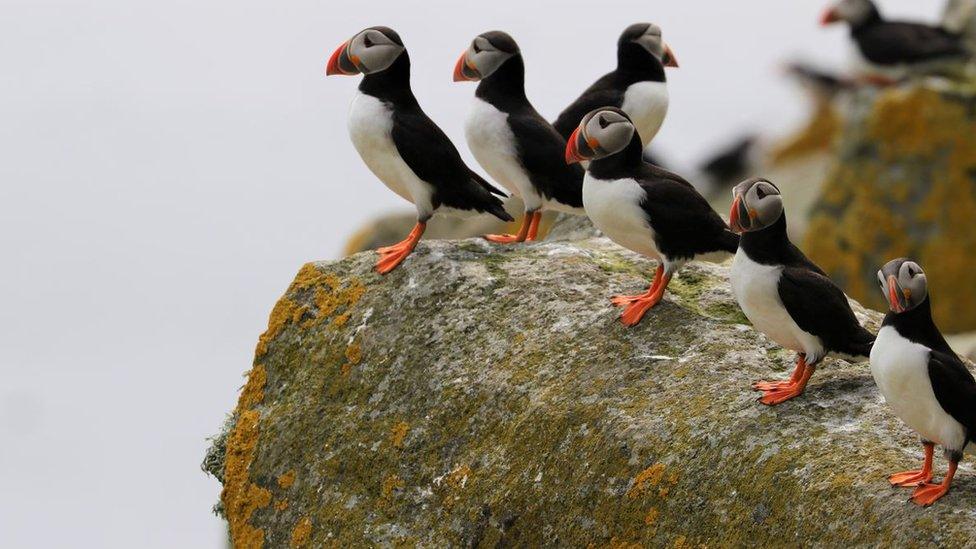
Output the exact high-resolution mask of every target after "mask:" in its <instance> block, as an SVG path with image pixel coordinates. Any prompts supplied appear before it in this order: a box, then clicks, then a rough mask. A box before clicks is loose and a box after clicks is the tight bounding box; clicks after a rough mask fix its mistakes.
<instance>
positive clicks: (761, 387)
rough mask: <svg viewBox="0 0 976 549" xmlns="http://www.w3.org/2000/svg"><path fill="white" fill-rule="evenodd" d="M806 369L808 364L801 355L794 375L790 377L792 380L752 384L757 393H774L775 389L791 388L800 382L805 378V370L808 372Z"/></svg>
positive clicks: (794, 369)
mask: <svg viewBox="0 0 976 549" xmlns="http://www.w3.org/2000/svg"><path fill="white" fill-rule="evenodd" d="M806 368H807V363H806V361H805V360H804V359H803V355H800V357H799V358H798V359H797V361H796V367H795V368H793V373H792V374H791V375H790V379H788V380H786V381H757V382H755V383H753V384H752V388H753V389H755V390H757V391H772V390H774V389H783V388H785V387H789V386H790V385H793V384H795V383H796V382H797V381H800V378H801V377H803V370H806Z"/></svg>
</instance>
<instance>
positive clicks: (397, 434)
mask: <svg viewBox="0 0 976 549" xmlns="http://www.w3.org/2000/svg"><path fill="white" fill-rule="evenodd" d="M409 432H410V424H409V423H407V422H406V421H398V422H397V424H396V425H394V426H393V430H392V431H391V432H390V444H392V445H393V447H394V448H403V440H404V439H405V438H407V433H409Z"/></svg>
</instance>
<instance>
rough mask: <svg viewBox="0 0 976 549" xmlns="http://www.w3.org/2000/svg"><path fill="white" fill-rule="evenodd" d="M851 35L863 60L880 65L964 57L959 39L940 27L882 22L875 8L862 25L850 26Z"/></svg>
mask: <svg viewBox="0 0 976 549" xmlns="http://www.w3.org/2000/svg"><path fill="white" fill-rule="evenodd" d="M851 36H852V37H853V38H854V40H855V42H856V43H857V45H858V48H859V49H860V50H861V53H862V54H863V55H864V57H865V59H867V60H868V61H870V62H872V63H877V64H879V65H895V64H899V63H917V62H921V61H929V60H934V59H939V58H943V57H952V56H961V55H964V54H965V50H964V49H963V47H962V44H961V43H960V38H959V36H957V35H955V34H952V33H950V32H948V31H946V30H945V29H943V28H941V27H933V26H929V25H924V24H920V23H902V22H894V21H885V20H883V19H882V18H881V15H880V14H879V13H878V11H877V10H876V9H875V10H874V11H873V12H872V13H871V15H870V16H869V17H868V18H867V19H865V20H864V21H863V22H862V23H861V24H859V25H856V26H852V27H851Z"/></svg>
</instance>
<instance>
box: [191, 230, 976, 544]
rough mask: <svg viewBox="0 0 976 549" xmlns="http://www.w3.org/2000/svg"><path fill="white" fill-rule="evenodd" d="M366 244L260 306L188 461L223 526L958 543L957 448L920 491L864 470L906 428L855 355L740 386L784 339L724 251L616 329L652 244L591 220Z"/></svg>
mask: <svg viewBox="0 0 976 549" xmlns="http://www.w3.org/2000/svg"><path fill="white" fill-rule="evenodd" d="M374 262H375V254H372V253H363V254H358V255H355V256H353V257H350V258H347V259H344V260H341V261H336V262H320V263H311V264H308V265H306V266H305V267H303V268H302V269H301V271H300V272H299V274H298V276H297V277H296V279H295V281H294V282H293V283H292V284H291V286H290V287H289V288H288V290H287V291H286V292H285V295H284V296H283V297H282V298H281V300H280V301H279V302H278V303H277V304H276V305H275V307H274V310H273V311H272V313H271V318H270V320H269V325H268V330H267V332H265V334H263V335H262V336H261V338H260V340H259V342H258V347H257V351H256V356H255V360H254V368H253V370H252V371H251V373H250V375H249V377H248V381H247V384H246V385H245V387H244V389H243V390H242V393H241V397H240V402H239V404H238V406H237V409H236V410H235V412H234V416H233V419H232V421H231V423H230V424H229V426H228V429H229V430H228V431H227V432H225V433H224V434H223V435H221V436H219V437H217V440H216V442H215V444H214V447H213V449H212V450H211V452H210V454H209V455H208V458H207V460H206V462H205V465H206V466H207V468H208V469H209V470H210V471H211V472H212V473H213V474H214V475H216V476H218V478H221V479H222V480H223V483H224V491H223V494H222V507H223V509H224V511H225V513H226V516H227V518H228V521H229V525H230V530H231V536H232V539H233V540H234V542H235V543H236V544H237V546H239V547H259V546H261V545H264V546H267V547H280V546H285V545H288V544H291V546H293V547H300V546H308V547H353V546H367V545H370V546H424V547H443V546H462V545H463V546H479V547H493V546H494V547H503V546H504V547H508V546H511V547H526V546H540V545H545V546H557V545H558V546H574V547H587V546H590V547H640V546H647V547H650V546H663V545H665V544H667V545H671V546H676V547H679V546H680V547H686V546H690V545H701V544H706V545H709V546H734V545H776V546H780V545H794V544H802V545H814V546H839V545H842V544H843V545H848V544H856V545H868V544H884V545H896V546H901V545H905V544H910V545H923V544H930V543H942V544H947V545H954V546H959V545H964V544H967V543H971V542H972V539H973V534H974V533H976V478H974V476H973V474H972V473H973V471H972V470H971V468H970V467H969V466H968V465H966V464H964V466H963V468H962V470H961V473H960V474H959V475H958V476H957V483H956V485H955V487H954V488H953V491H952V492H951V493H950V494H949V495H948V496H947V497H946V498H945V499H944V500H943V501H940V502H939V503H938V504H937V505H936V506H935V507H933V508H929V509H921V508H918V507H916V506H914V505H912V504H910V503H908V502H907V497H908V495H909V492H908V491H907V490H905V489H895V488H891V487H890V486H888V483H887V482H886V480H885V477H886V475H887V474H888V473H891V472H894V471H897V470H903V469H907V468H910V467H914V466H916V465H917V464H918V462H919V460H920V458H921V451H920V450H921V449H920V447H919V445H918V444H917V442H916V441H915V439H914V438H913V436H912V434H911V433H910V431H909V430H908V429H907V428H905V427H904V426H903V425H902V424H901V423H900V422H899V420H897V419H896V418H894V417H893V416H892V415H891V414H890V413H889V412H888V410H887V409H886V407H885V406H884V405H883V404H882V402H881V399H880V397H879V395H878V393H877V391H876V389H875V387H874V384H873V382H872V380H871V376H870V373H869V371H868V367H867V364H865V363H861V364H847V363H843V362H838V361H834V360H828V361H826V363H825V364H824V365H823V367H822V368H821V369H820V370H819V371H818V373H817V375H816V376H815V377H814V379H813V382H812V384H811V386H810V387H809V390H808V394H807V395H806V396H805V397H804V398H801V399H799V400H795V401H793V402H789V403H787V404H785V405H782V406H780V407H777V408H767V407H764V406H761V405H760V404H758V403H757V402H756V397H757V394H756V393H754V392H753V391H751V390H750V384H751V383H752V382H753V381H755V380H757V379H760V378H768V377H770V376H772V377H778V378H784V377H786V376H787V375H788V372H789V371H790V370H791V369H792V359H793V357H792V356H791V355H790V353H787V352H784V351H783V350H782V349H779V348H778V347H776V346H775V345H773V344H771V343H770V342H769V341H768V340H767V339H766V338H765V337H763V336H762V335H760V334H757V333H756V332H754V331H753V330H752V329H751V328H750V327H748V326H747V325H745V324H744V323H745V322H746V321H745V319H744V317H743V316H742V314H741V313H740V311H739V309H738V307H737V306H736V305H735V303H734V301H733V299H732V297H731V295H730V292H729V289H728V281H727V276H728V266H727V264H725V265H713V264H706V263H697V262H696V263H691V264H689V265H688V266H687V267H686V268H685V269H684V270H683V271H682V272H681V274H680V276H679V277H677V278H676V279H675V280H674V281H673V282H672V284H671V291H670V292H669V293H668V295H667V297H666V298H665V300H664V302H663V303H662V304H661V305H660V306H659V307H657V308H656V309H654V310H653V311H651V312H650V313H648V315H647V317H645V319H644V321H643V322H642V323H641V324H640V325H639V326H638V327H636V328H633V329H627V328H625V327H623V326H622V325H621V324H620V323H619V322H618V320H617V316H618V314H619V310H617V309H614V308H613V307H612V306H611V305H610V303H609V302H608V299H607V298H608V296H609V295H611V294H613V293H619V292H636V291H642V290H643V289H644V288H645V285H646V283H647V277H648V275H649V274H650V273H651V272H652V271H653V263H652V262H650V261H647V260H644V259H642V258H639V257H637V256H635V255H633V254H630V253H628V252H626V251H624V250H622V249H621V248H619V247H617V246H614V245H613V244H611V243H610V242H609V241H607V240H606V239H602V238H592V239H588V240H584V241H580V242H556V241H549V242H543V243H536V244H531V245H517V246H495V245H490V244H488V243H486V242H484V241H482V240H478V239H472V240H467V241H461V242H443V241H433V242H425V243H421V244H420V246H419V247H418V249H417V251H416V252H415V254H414V255H413V256H412V257H411V258H410V259H408V260H407V261H406V262H405V263H404V265H403V266H401V267H400V268H399V269H398V270H396V271H394V272H393V273H392V274H390V275H388V276H386V277H381V276H379V275H376V274H375V273H374V272H373V271H372V266H373V263H374ZM857 311H858V314H859V316H860V317H861V318H862V319H863V320H864V321H865V322H866V323H867V324H869V325H870V326H871V327H872V328H875V327H876V326H877V324H878V321H879V317H880V315H878V314H877V313H873V312H868V311H865V310H863V309H861V308H860V307H859V306H858V307H857ZM943 467H944V465H943V463H942V462H941V460H940V461H939V470H940V471H941V470H942V469H943Z"/></svg>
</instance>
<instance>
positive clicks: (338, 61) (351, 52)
mask: <svg viewBox="0 0 976 549" xmlns="http://www.w3.org/2000/svg"><path fill="white" fill-rule="evenodd" d="M405 51H407V50H406V48H405V47H403V40H400V35H399V34H397V33H396V31H394V30H393V29H391V28H389V27H369V28H368V29H364V30H362V31H360V32H359V33H357V34H356V35H355V36H353V37H352V38H350V39H349V40H347V41H345V42H343V44H342V45H341V46H339V47H338V48H337V49H336V51H335V53H333V54H332V57H330V58H329V64H328V65H327V66H326V69H325V74H326V75H327V76H332V75H333V74H340V75H345V76H352V75H354V74H360V73H362V74H375V73H378V72H382V71H385V70H386V69H388V68H390V66H391V65H393V63H394V61H396V60H397V58H398V57H400V55H402V54H403V52H405Z"/></svg>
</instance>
